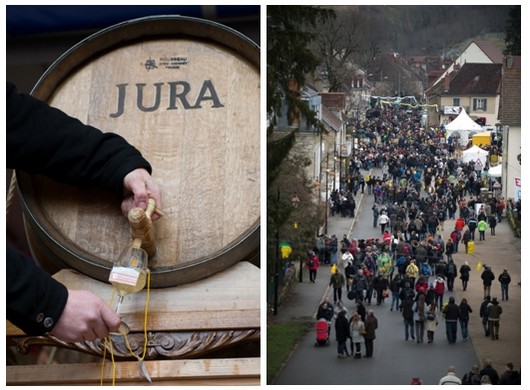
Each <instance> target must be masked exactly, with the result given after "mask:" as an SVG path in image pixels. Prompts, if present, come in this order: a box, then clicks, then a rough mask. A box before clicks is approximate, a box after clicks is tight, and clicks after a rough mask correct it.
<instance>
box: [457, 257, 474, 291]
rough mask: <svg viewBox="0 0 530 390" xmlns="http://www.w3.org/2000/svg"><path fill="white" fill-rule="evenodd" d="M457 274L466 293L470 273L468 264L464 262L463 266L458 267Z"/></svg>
mask: <svg viewBox="0 0 530 390" xmlns="http://www.w3.org/2000/svg"><path fill="white" fill-rule="evenodd" d="M458 272H459V273H460V279H461V280H462V289H463V290H464V291H466V289H467V282H468V281H469V272H471V267H470V266H469V263H468V262H467V261H465V262H464V264H462V265H461V266H460V270H459V271H458Z"/></svg>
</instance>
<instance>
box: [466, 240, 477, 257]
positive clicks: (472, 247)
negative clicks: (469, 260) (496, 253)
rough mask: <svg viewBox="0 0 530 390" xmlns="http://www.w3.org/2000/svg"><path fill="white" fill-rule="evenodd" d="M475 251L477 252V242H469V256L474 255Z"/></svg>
mask: <svg viewBox="0 0 530 390" xmlns="http://www.w3.org/2000/svg"><path fill="white" fill-rule="evenodd" d="M474 251H475V242H474V241H469V242H468V243H467V254H468V255H472V254H473V252H474Z"/></svg>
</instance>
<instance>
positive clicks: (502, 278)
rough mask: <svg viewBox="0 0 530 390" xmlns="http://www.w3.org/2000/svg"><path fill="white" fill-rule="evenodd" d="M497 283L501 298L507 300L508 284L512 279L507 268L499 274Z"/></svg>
mask: <svg viewBox="0 0 530 390" xmlns="http://www.w3.org/2000/svg"><path fill="white" fill-rule="evenodd" d="M498 280H499V283H500V284H501V297H502V298H501V299H502V300H503V301H504V300H508V285H509V284H510V282H511V281H512V278H511V277H510V274H509V273H508V270H507V269H506V268H505V269H504V271H502V274H500V275H499V279H498Z"/></svg>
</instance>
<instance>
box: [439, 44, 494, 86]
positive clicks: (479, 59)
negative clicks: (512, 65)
mask: <svg viewBox="0 0 530 390" xmlns="http://www.w3.org/2000/svg"><path fill="white" fill-rule="evenodd" d="M502 61H503V54H502V51H501V49H499V48H498V46H496V45H495V43H494V42H491V41H484V40H477V41H472V42H471V43H470V44H469V45H468V46H467V47H466V48H465V49H464V50H463V51H462V53H461V54H460V55H459V56H458V58H457V59H456V60H454V61H453V64H451V65H450V66H449V67H448V68H447V69H446V70H445V72H443V73H442V75H441V76H440V77H438V79H437V80H436V81H435V82H434V83H433V85H435V84H438V83H439V82H441V81H442V80H443V79H444V78H445V76H446V75H448V74H450V73H451V72H453V71H454V70H455V68H457V67H460V68H461V67H463V66H464V64H470V63H472V64H502Z"/></svg>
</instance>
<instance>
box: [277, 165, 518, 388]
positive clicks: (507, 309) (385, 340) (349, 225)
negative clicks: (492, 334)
mask: <svg viewBox="0 0 530 390" xmlns="http://www.w3.org/2000/svg"><path fill="white" fill-rule="evenodd" d="M363 173H364V171H363ZM374 174H375V175H378V174H379V175H380V173H379V172H378V171H375V172H374ZM356 201H357V205H358V208H357V211H358V212H357V215H356V218H355V219H351V218H341V217H330V218H329V223H328V234H330V235H331V234H336V235H337V237H338V238H339V239H341V238H342V236H343V234H348V237H349V238H370V237H380V230H379V229H378V228H377V229H374V228H373V227H372V211H371V206H372V204H373V198H372V196H371V195H368V194H367V192H366V191H365V194H364V195H361V194H358V195H357V198H356ZM359 206H360V207H359ZM453 223H454V222H453V221H451V220H449V221H446V225H445V226H446V230H445V232H443V233H444V234H449V229H450V228H451V227H452V225H453ZM494 240H495V242H494ZM501 253H502V255H501ZM520 257H521V255H520V240H518V239H515V238H514V237H513V234H512V232H511V228H510V227H509V225H508V223H507V222H506V221H504V222H502V223H500V224H499V225H498V226H497V235H496V236H495V237H489V236H487V237H486V241H483V242H476V250H475V253H474V254H473V255H466V254H464V253H462V252H459V253H458V254H455V255H454V259H455V263H456V264H457V266H458V267H459V266H460V264H462V263H463V261H464V260H467V261H469V263H470V266H471V267H472V269H473V271H472V273H471V279H470V284H469V287H468V289H467V291H466V292H463V291H462V289H461V286H460V283H459V282H460V280H459V279H456V280H455V290H454V292H453V293H447V292H446V295H445V296H444V299H447V298H449V296H451V295H453V296H455V299H456V302H457V303H459V302H460V299H461V298H463V297H466V298H467V299H468V301H469V303H470V305H471V307H472V308H473V313H472V315H471V320H470V340H469V341H463V340H462V337H461V334H460V329H458V339H457V343H456V344H453V345H449V344H448V343H447V339H446V336H445V324H444V321H443V319H441V320H440V323H439V325H438V328H437V330H436V332H435V336H434V343H433V344H427V343H424V344H418V343H416V342H414V341H411V340H409V341H405V337H404V325H403V319H402V317H401V313H400V312H399V311H397V312H396V311H392V312H391V311H390V299H387V300H386V302H384V303H383V304H382V305H381V306H376V303H375V299H374V300H373V302H372V305H371V306H368V305H366V308H367V309H373V310H374V312H375V316H376V317H377V318H378V320H379V328H378V330H377V332H376V334H377V338H376V340H375V347H374V356H373V358H371V359H368V358H363V359H352V358H348V359H339V358H337V343H336V341H335V339H334V333H333V331H332V335H331V344H330V346H327V347H315V346H314V345H315V332H314V329H312V330H311V331H310V332H309V333H308V334H307V335H305V337H304V338H303V339H302V341H301V343H300V344H299V346H298V347H297V349H296V350H295V351H294V352H293V355H292V356H291V358H290V359H289V361H288V362H287V364H286V365H285V367H284V369H283V370H282V372H281V373H280V375H279V376H278V377H277V378H276V381H275V382H274V384H278V385H287V384H297V385H318V384H383V385H384V384H387V385H395V384H402V385H405V384H409V383H410V381H411V379H412V377H414V376H419V377H420V378H421V379H422V380H423V383H424V384H426V385H427V384H438V380H439V379H440V378H441V377H442V376H444V375H445V374H446V370H447V367H448V366H449V365H455V366H456V368H457V375H458V376H459V377H462V376H463V375H464V374H465V373H466V372H467V371H468V370H469V368H470V367H471V366H472V365H473V364H474V363H478V362H480V361H482V359H484V358H491V359H492V360H493V363H494V367H495V368H497V370H498V371H499V374H501V373H502V371H503V369H504V365H505V364H506V363H507V362H508V361H511V362H513V363H514V365H515V367H516V369H520V364H521V363H520V362H521V358H520V355H521V354H520V342H521V338H520V334H521V333H520V330H521V327H520V323H521V319H520V314H519V313H520V286H518V282H519V281H520ZM479 260H480V261H482V263H487V264H488V265H491V266H492V269H493V271H494V272H495V274H496V276H498V274H499V273H500V272H501V271H502V267H507V268H509V271H510V273H511V275H512V281H513V282H512V284H511V286H510V288H511V291H510V301H508V302H501V306H503V308H504V313H503V316H502V319H501V330H500V340H499V341H492V340H490V339H489V338H486V337H484V333H483V331H482V324H481V323H480V318H479V316H478V311H479V306H480V303H481V302H482V297H483V295H482V281H481V280H480V273H479V272H478V271H476V269H475V266H476V263H477V262H478V261H479ZM305 271H306V273H304V280H303V283H297V284H296V285H295V287H294V289H293V292H292V294H291V296H290V297H289V298H288V299H287V302H285V303H284V304H283V305H282V306H280V308H279V311H278V315H277V316H275V317H274V318H272V319H270V320H272V321H278V322H289V321H314V317H315V314H316V309H317V307H318V304H319V303H320V302H321V301H322V299H323V298H324V297H326V296H327V297H330V300H331V301H332V300H333V299H332V298H333V297H332V290H330V289H328V284H329V277H330V267H329V265H323V266H321V267H320V268H319V270H318V275H317V282H316V283H315V284H310V283H308V276H307V270H305ZM495 295H496V296H498V297H499V301H500V287H499V284H498V282H495V283H494V285H493V287H492V296H495ZM343 301H344V302H345V303H346V306H347V308H348V309H349V310H350V312H351V310H352V309H353V302H352V301H349V300H347V299H346V298H345V297H343ZM362 351H363V352H364V345H363V346H362Z"/></svg>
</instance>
